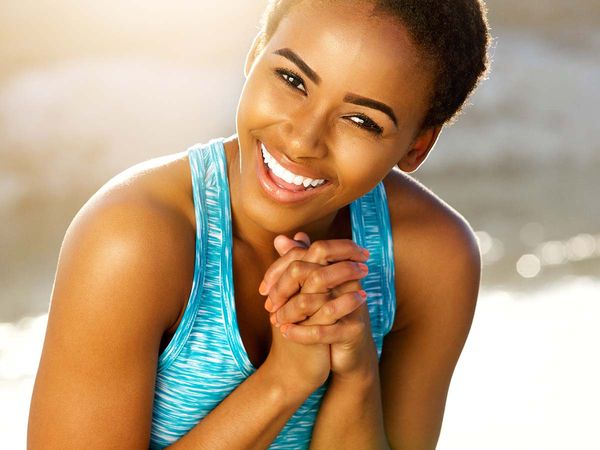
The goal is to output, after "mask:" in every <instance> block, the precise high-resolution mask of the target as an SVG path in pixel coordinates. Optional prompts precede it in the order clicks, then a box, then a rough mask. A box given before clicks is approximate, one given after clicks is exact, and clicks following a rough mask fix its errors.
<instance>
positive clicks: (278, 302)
mask: <svg viewBox="0 0 600 450" xmlns="http://www.w3.org/2000/svg"><path fill="white" fill-rule="evenodd" d="M367 273H368V267H367V266H366V264H363V263H356V262H351V261H341V262H337V263H334V264H332V265H330V266H321V265H320V264H315V263H309V262H305V261H292V262H291V263H290V264H289V265H288V267H287V268H286V270H284V272H283V273H282V274H281V276H280V277H279V280H277V282H276V283H275V284H274V285H273V286H272V287H271V289H270V290H269V298H268V302H266V303H267V304H268V305H269V306H270V307H271V309H270V310H269V311H270V312H275V311H277V310H278V309H279V308H280V307H282V306H283V305H284V304H285V303H286V302H288V300H289V299H290V298H292V297H293V296H294V295H295V294H296V293H297V292H298V291H301V292H303V293H307V294H320V293H327V292H330V291H331V290H332V289H333V288H334V287H336V286H338V285H339V284H341V283H344V282H346V281H349V280H359V279H362V278H364V277H365V276H366V275H367ZM269 302H270V303H269Z"/></svg>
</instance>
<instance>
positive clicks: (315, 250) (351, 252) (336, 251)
mask: <svg viewBox="0 0 600 450" xmlns="http://www.w3.org/2000/svg"><path fill="white" fill-rule="evenodd" d="M303 259H304V260H305V261H309V262H314V263H318V264H321V265H327V264H330V263H332V262H337V261H344V260H351V261H359V262H364V261H366V260H367V259H369V251H368V250H367V249H365V248H362V247H360V246H359V245H358V244H356V243H355V242H354V241H352V240H351V239H327V240H322V241H315V242H313V243H312V244H311V246H310V247H309V248H308V250H307V252H306V255H305V256H304V258H303Z"/></svg>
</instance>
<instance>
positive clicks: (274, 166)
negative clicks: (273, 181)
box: [260, 143, 326, 189]
mask: <svg viewBox="0 0 600 450" xmlns="http://www.w3.org/2000/svg"><path fill="white" fill-rule="evenodd" d="M260 147H261V152H262V156H263V160H264V162H265V164H266V165H267V166H268V167H269V169H271V171H272V172H273V174H275V176H276V177H278V178H280V179H282V180H283V181H285V182H286V183H288V184H294V185H296V186H304V188H305V189H312V188H315V187H317V186H320V185H321V184H323V183H325V181H326V180H324V179H323V178H317V179H312V178H307V177H303V176H302V175H297V174H295V173H293V172H290V171H289V170H287V169H286V168H285V167H283V166H282V165H281V164H279V163H278V162H277V160H276V159H275V158H274V157H273V155H271V154H270V153H269V152H268V150H267V148H266V147H265V144H263V143H261V144H260ZM309 185H310V186H309Z"/></svg>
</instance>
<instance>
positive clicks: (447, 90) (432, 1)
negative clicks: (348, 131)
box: [257, 0, 491, 129]
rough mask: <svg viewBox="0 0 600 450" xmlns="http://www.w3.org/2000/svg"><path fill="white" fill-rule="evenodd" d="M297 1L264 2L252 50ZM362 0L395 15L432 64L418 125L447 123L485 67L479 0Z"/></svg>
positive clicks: (486, 40)
mask: <svg viewBox="0 0 600 450" xmlns="http://www.w3.org/2000/svg"><path fill="white" fill-rule="evenodd" d="M302 1H303V0H271V1H270V2H269V4H268V5H267V8H266V9H265V11H264V13H263V16H262V18H261V29H260V31H261V35H260V38H259V39H260V40H259V43H258V47H257V52H260V51H262V49H263V48H264V46H266V44H267V42H268V41H269V39H270V38H271V36H273V34H274V33H275V31H276V30H277V27H278V25H279V23H280V22H281V20H282V18H283V17H284V16H285V15H286V14H287V13H288V11H289V10H290V8H291V7H293V6H295V5H297V4H299V3H301V2H302ZM346 1H347V0H346ZM364 1H365V2H369V3H371V4H372V5H373V6H374V8H373V12H372V14H382V13H383V14H386V15H388V16H391V17H395V18H397V19H399V20H400V22H401V23H402V24H403V25H404V26H405V27H406V29H407V31H408V32H409V34H410V35H411V37H412V40H413V43H414V44H415V46H416V47H417V48H418V49H419V50H420V51H421V52H422V54H421V56H422V58H424V60H426V61H428V62H431V63H433V65H432V67H433V70H435V77H434V85H433V92H432V97H431V100H430V107H429V110H428V111H427V113H426V115H425V117H424V119H423V122H422V124H421V129H424V128H428V127H432V126H438V125H443V124H445V123H449V122H451V121H452V120H453V119H455V118H456V116H458V114H459V113H460V112H461V108H462V106H463V105H464V103H465V101H466V100H467V98H468V97H469V95H470V94H471V93H472V92H473V90H474V89H475V87H476V86H477V85H478V84H479V82H480V81H481V80H482V79H484V78H485V77H486V75H487V73H488V70H489V58H488V48H489V45H490V42H491V36H490V31H489V25H488V21H487V9H486V6H485V3H484V0H364Z"/></svg>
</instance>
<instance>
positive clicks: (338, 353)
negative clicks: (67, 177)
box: [28, 0, 488, 449]
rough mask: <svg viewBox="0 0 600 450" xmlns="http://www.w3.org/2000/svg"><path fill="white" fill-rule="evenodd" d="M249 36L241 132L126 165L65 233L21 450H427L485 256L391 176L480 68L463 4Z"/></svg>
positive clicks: (406, 5) (428, 142) (318, 17)
mask: <svg viewBox="0 0 600 450" xmlns="http://www.w3.org/2000/svg"><path fill="white" fill-rule="evenodd" d="M264 17H265V19H264V22H263V26H262V28H261V31H260V32H259V33H258V35H257V37H256V38H255V40H254V42H253V44H252V48H251V49H250V52H249V53H248V57H247V60H246V65H245V75H246V83H245V85H244V88H243V92H242V94H241V97H240V100H239V104H238V110H237V116H236V129H237V133H236V134H234V135H232V136H230V137H229V138H227V139H223V138H219V139H214V140H212V141H211V142H209V143H208V144H206V145H196V146H193V147H191V148H190V149H188V150H187V151H185V152H181V153H177V154H174V155H171V156H168V157H165V158H160V159H157V160H152V161H149V162H148V163H146V164H143V165H138V166H135V167H133V168H131V169H130V170H128V171H126V172H124V173H123V174H121V175H120V176H118V177H115V178H114V179H113V180H111V181H110V182H109V183H107V185H105V186H104V187H103V188H102V189H100V190H99V191H98V192H97V193H96V194H95V195H94V196H93V197H92V198H91V199H90V200H89V201H88V202H87V203H86V205H85V206H84V207H83V208H82V209H81V211H80V212H79V213H78V214H77V216H76V217H75V219H74V220H73V222H72V224H71V225H70V227H69V229H68V231H67V233H66V236H65V240H64V243H63V246H62V248H61V253H60V257H59V261H58V269H57V273H56V280H55V284H54V289H53V293H52V302H51V308H50V312H49V317H48V330H47V334H46V339H45V343H44V349H43V354H42V359H41V362H40V367H39V371H38V375H37V378H36V384H35V388H34V393H33V397H32V403H31V412H30V421H29V431H28V443H29V446H30V448H32V449H36V448H44V449H48V448H60V449H66V448H87V449H91V448H127V449H133V448H147V447H148V446H150V447H152V448H164V447H166V446H169V448H175V449H178V448H181V449H185V448H211V449H216V448H224V449H235V448H266V447H271V448H306V447H308V446H309V445H310V447H311V448H324V449H334V448H344V449H351V448H357V449H367V448H390V447H391V448H394V449H396V448H402V449H404V448H406V449H430V448H434V447H435V445H436V442H437V439H438V436H439V431H440V427H441V422H442V416H443V410H444V404H445V399H446V395H447V391H448V386H449V383H450V379H451V376H452V372H453V370H454V367H455V364H456V362H457V359H458V356H459V354H460V352H461V350H462V347H463V345H464V342H465V339H466V337H467V334H468V330H469V327H470V324H471V320H472V317H473V312H474V308H475V302H476V298H477V292H478V286H479V275H480V260H479V252H478V248H477V244H476V240H475V238H474V235H473V232H472V230H471V228H470V226H469V225H468V223H467V222H466V221H465V220H464V219H463V218H462V217H461V216H460V215H459V214H458V213H457V212H456V211H454V210H453V209H452V208H451V207H450V206H448V205H447V204H446V203H444V202H443V201H442V200H440V199H439V198H438V197H436V196H435V195H434V194H433V193H431V192H430V191H428V190H427V189H426V188H424V187H423V186H422V185H420V184H419V183H418V182H417V181H415V180H414V179H413V178H411V177H409V176H407V175H405V174H403V173H402V172H408V173H410V172H413V171H415V170H416V169H417V168H418V167H419V165H420V164H421V163H422V162H423V161H424V160H425V158H426V157H427V155H428V154H429V152H430V151H431V149H432V147H433V145H434V143H435V142H436V139H437V137H438V135H439V133H440V131H441V129H442V127H443V125H444V124H445V123H448V121H449V120H450V119H452V118H453V117H454V116H455V114H456V113H457V111H458V110H459V109H460V106H461V105H462V104H463V102H464V101H465V99H466V98H467V96H468V95H469V93H470V92H471V91H472V89H473V88H474V86H475V85H476V83H477V81H478V80H479V79H480V78H481V76H482V74H483V73H484V72H485V69H486V64H487V59H486V48H487V42H488V30H487V25H486V21H485V15H484V11H483V8H482V5H480V3H479V2H478V1H476V0H461V1H456V0H453V1H449V0H448V1H441V0H440V1H423V0H419V1H363V2H358V1H345V2H343V1H325V2H324V1H318V0H304V1H298V0H296V1H293V0H287V1H286V0H283V1H277V2H273V3H271V4H270V5H269V7H268V8H267V11H266V12H265V16H264ZM395 166H397V167H398V168H399V169H400V170H398V169H396V168H395ZM234 293H235V295H234Z"/></svg>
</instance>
